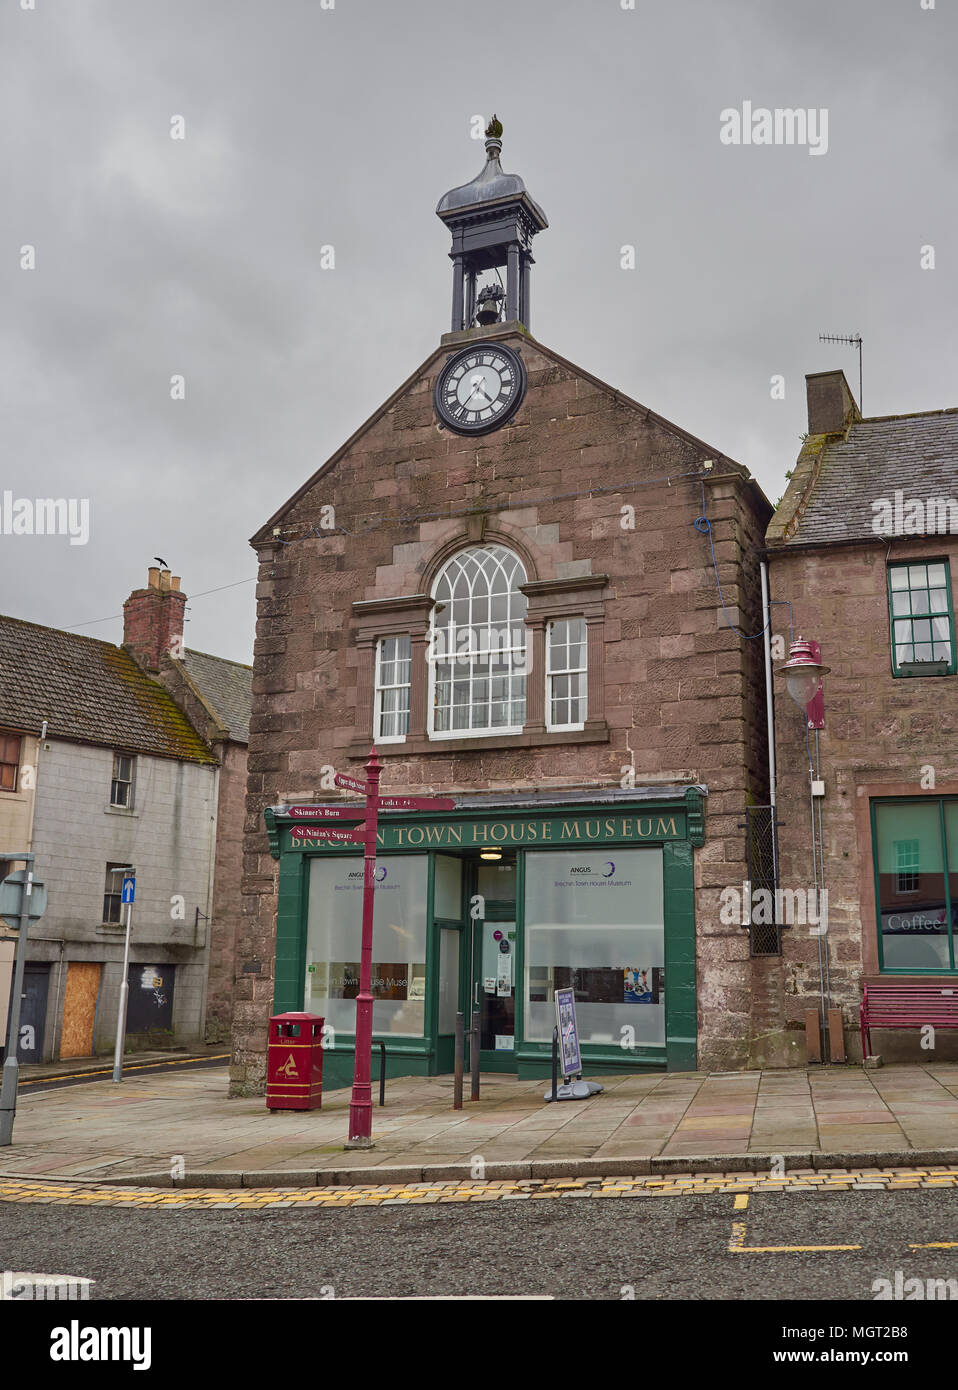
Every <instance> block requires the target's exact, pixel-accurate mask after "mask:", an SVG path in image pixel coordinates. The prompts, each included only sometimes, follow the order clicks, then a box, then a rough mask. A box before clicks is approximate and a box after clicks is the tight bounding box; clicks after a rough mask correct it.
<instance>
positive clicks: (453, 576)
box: [232, 127, 772, 1094]
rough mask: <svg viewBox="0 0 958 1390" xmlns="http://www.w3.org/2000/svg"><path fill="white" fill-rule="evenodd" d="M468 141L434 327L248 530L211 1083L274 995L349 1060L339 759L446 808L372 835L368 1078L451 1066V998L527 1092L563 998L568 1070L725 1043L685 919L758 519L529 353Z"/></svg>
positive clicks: (485, 182) (706, 961) (513, 202)
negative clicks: (434, 342) (221, 986)
mask: <svg viewBox="0 0 958 1390" xmlns="http://www.w3.org/2000/svg"><path fill="white" fill-rule="evenodd" d="M490 129H491V130H492V131H493V133H492V134H490V135H489V138H488V139H487V146H486V149H487V162H486V164H485V166H484V168H483V170H482V172H481V173H480V175H479V176H478V178H476V179H474V180H473V181H472V183H470V184H467V185H465V186H463V187H461V188H458V189H454V190H452V191H451V192H450V193H449V194H447V195H446V196H445V198H444V199H443V200H442V201H441V203H440V205H439V208H438V213H439V216H440V218H441V219H442V221H443V222H444V223H445V224H446V226H447V228H448V229H449V231H450V232H451V234H452V238H453V244H452V252H451V257H452V261H453V314H452V328H451V331H450V332H449V333H446V334H444V335H443V336H442V338H441V339H440V342H439V345H438V347H437V348H436V349H435V350H434V351H433V352H431V353H430V354H429V356H428V357H427V358H426V360H425V361H424V362H423V363H422V364H421V365H419V366H417V367H416V368H415V369H414V370H413V371H412V373H411V374H410V376H409V377H408V378H407V380H406V381H405V382H403V383H402V385H400V386H399V387H398V389H397V390H396V391H395V392H394V394H393V395H392V396H390V398H389V399H388V400H387V401H385V402H384V403H383V405H382V406H381V407H380V408H379V409H378V410H377V411H376V412H375V413H374V415H373V416H372V417H371V418H370V419H369V420H367V421H366V422H365V423H364V424H363V425H361V426H360V428H359V429H358V430H357V431H356V433H355V434H354V435H353V436H352V437H351V438H350V439H349V440H348V441H347V442H346V443H345V444H344V445H343V446H342V448H341V449H339V450H338V451H337V452H336V453H335V454H334V455H333V457H332V458H331V459H329V460H328V461H327V462H326V463H325V464H324V465H323V466H322V467H321V468H320V469H319V470H318V471H317V472H316V473H315V474H314V476H313V477H311V478H310V479H308V480H307V481H306V482H305V483H304V484H303V486H302V487H301V488H300V489H299V490H298V492H296V493H295V495H294V496H293V497H292V498H290V500H289V501H288V502H286V503H285V504H284V505H283V506H282V507H281V508H280V509H279V510H278V511H277V512H276V514H275V515H274V516H272V517H271V518H270V519H269V521H268V522H267V523H266V524H265V525H264V526H263V527H262V529H261V530H260V531H258V532H257V533H256V535H255V536H254V537H253V538H252V542H251V543H252V545H253V546H254V548H255V550H256V552H257V555H258V559H259V566H260V570H259V587H258V590H257V598H258V624H257V639H256V645H255V657H254V675H253V717H252V720H251V723H250V745H249V765H248V788H249V795H248V801H247V823H246V857H245V872H244V880H243V888H244V895H245V916H244V924H243V928H242V934H241V940H240V949H239V963H238V970H237V992H236V1006H235V1011H234V1020H233V1049H234V1051H233V1066H232V1087H233V1090H234V1093H239V1094H253V1093H256V1092H257V1091H258V1090H260V1089H262V1087H263V1084H264V1075H265V1045H266V1033H267V1019H268V1017H269V1015H270V1013H271V1012H273V1011H274V1010H284V1009H301V1008H303V1007H305V1008H306V1009H307V1010H310V1011H312V1012H314V1013H319V1014H322V1015H323V1016H324V1017H325V1018H326V1019H327V1021H328V1022H329V1023H331V1024H332V1026H333V1027H334V1029H335V1032H336V1042H335V1047H333V1048H330V1049H329V1050H327V1052H326V1057H325V1068H326V1076H327V1083H328V1084H332V1085H342V1084H345V1083H346V1081H347V1080H348V1079H349V1077H350V1076H351V1073H352V1055H351V1051H350V1048H351V1045H352V1037H351V1034H352V1029H353V1025H354V1019H355V1006H354V1003H353V1000H354V999H355V995H356V992H357V971H358V961H359V922H360V916H359V899H360V897H361V894H360V893H359V891H358V887H359V884H361V881H362V876H361V860H360V859H359V858H358V854H359V851H358V850H355V851H352V852H350V850H349V849H348V848H344V846H342V845H336V844H330V843H328V842H323V841H322V840H321V839H320V838H317V837H316V836H315V834H312V835H311V830H313V831H314V830H315V826H314V821H315V820H316V819H317V818H319V817H321V815H322V814H323V813H322V809H321V808H322V807H323V806H325V805H334V806H338V807H340V808H341V807H342V806H343V794H342V793H340V792H339V791H337V790H336V789H335V788H334V785H333V781H332V778H333V774H334V772H346V773H349V774H351V775H353V776H355V777H360V778H361V777H362V776H363V765H364V763H365V760H366V758H367V756H368V754H369V750H370V746H371V744H372V743H373V742H375V745H376V748H377V750H378V755H379V757H380V759H381V760H382V762H383V764H384V773H383V782H382V790H383V792H384V793H387V794H388V793H413V794H426V793H429V794H435V795H442V796H447V797H451V798H452V799H453V800H454V803H455V809H454V810H452V811H445V812H425V813H409V814H406V813H403V814H395V815H387V814H385V813H384V815H383V817H382V821H381V826H380V845H381V848H382V853H381V856H380V857H379V858H378V859H377V865H378V867H377V877H378V879H379V886H378V889H377V893H376V919H375V933H374V947H373V962H374V967H373V973H374V977H375V978H374V991H375V994H376V1003H375V1012H374V1030H375V1036H376V1037H382V1038H384V1039H385V1040H386V1042H387V1055H388V1068H389V1070H390V1072H392V1073H402V1072H420V1073H435V1072H439V1071H448V1070H451V1068H452V1060H453V1037H452V1034H453V1028H454V1018H455V1013H456V1011H457V1010H467V1009H468V1008H469V1007H470V1001H473V1002H475V1003H476V1005H477V1006H478V1008H479V1009H480V1013H481V1018H480V1031H481V1040H480V1053H481V1063H482V1066H483V1068H498V1069H500V1070H506V1071H512V1072H518V1073H519V1074H520V1075H529V1074H540V1073H541V1074H543V1075H544V1074H545V1073H546V1071H547V1069H548V1066H549V1056H550V1049H551V1038H552V1028H553V1023H554V1007H553V995H554V991H555V989H557V988H559V987H561V986H563V985H570V984H571V985H572V986H573V987H574V988H575V990H576V997H577V1001H578V1005H577V1007H578V1014H579V1026H580V1033H581V1037H582V1041H583V1055H584V1058H585V1062H586V1067H587V1071H588V1072H589V1073H590V1074H595V1073H601V1072H602V1071H609V1070H613V1069H616V1068H623V1067H626V1068H629V1069H633V1070H634V1069H635V1068H636V1067H637V1066H642V1067H649V1066H652V1067H655V1066H660V1067H663V1068H665V1067H669V1068H672V1069H682V1070H688V1069H691V1068H694V1067H696V1065H701V1066H706V1067H712V1066H717V1067H739V1066H744V1065H747V1064H748V1063H749V1061H750V1058H751V1056H752V1050H751V1039H752V1036H753V1033H754V1032H755V1031H756V1030H755V1027H754V1025H753V1020H752V1008H753V991H752V989H751V973H752V965H751V962H750V958H749V949H748V934H747V932H744V931H743V930H742V928H741V925H739V924H735V925H733V926H726V925H724V924H723V923H722V922H721V920H720V916H719V901H720V894H721V891H722V889H723V888H724V887H726V886H727V885H728V884H738V883H741V881H742V879H743V878H744V831H743V828H742V823H743V818H744V810H745V807H746V805H747V804H748V803H750V802H754V803H761V802H763V801H767V798H768V787H767V743H766V734H765V714H764V698H765V697H764V688H765V687H764V669H763V659H762V650H761V642H756V641H755V640H746V639H747V638H751V637H754V635H755V634H757V633H760V630H761V626H762V620H761V599H760V585H759V569H758V567H759V559H760V555H761V551H762V544H763V536H764V532H765V527H766V525H767V524H768V521H769V518H770V516H771V513H772V508H771V507H770V505H769V504H768V502H767V500H766V498H765V497H764V495H763V494H762V492H761V490H760V488H759V487H758V486H757V484H756V483H755V481H754V480H753V479H752V478H751V477H750V476H749V474H748V471H747V470H746V469H745V468H743V467H741V466H740V465H738V464H737V463H735V462H734V461H733V460H731V459H729V458H728V457H727V456H725V455H724V454H722V453H721V451H719V450H718V449H716V448H713V447H711V446H709V445H707V444H705V443H703V442H702V441H701V440H699V439H696V438H694V437H693V436H692V435H690V434H689V433H688V432H687V431H685V430H683V429H682V428H681V427H679V426H677V425H675V424H672V423H670V422H669V421H667V420H665V419H663V418H662V417H661V416H659V415H657V414H655V412H654V411H652V410H651V409H649V408H648V407H647V406H645V405H641V404H639V402H638V401H636V400H634V399H632V398H631V397H630V396H628V395H625V394H624V393H623V392H622V391H621V390H618V389H616V388H614V387H612V386H609V385H607V384H606V383H605V382H602V381H600V380H598V379H597V378H596V377H595V376H593V375H591V374H590V373H589V372H588V371H586V370H584V369H583V368H582V367H579V366H577V365H576V364H574V363H572V362H570V361H568V360H566V359H565V358H563V357H561V356H560V355H558V354H557V353H556V352H554V351H553V350H552V349H551V348H549V347H548V346H547V345H545V344H543V343H540V342H538V341H536V340H535V339H534V338H533V337H532V335H531V332H530V314H529V305H530V278H531V266H532V255H531V242H532V238H533V236H535V235H537V234H538V233H539V232H540V231H541V230H543V229H544V228H545V226H546V219H545V215H544V213H543V212H542V210H541V208H539V207H538V205H537V204H536V203H535V202H534V201H533V200H532V199H531V197H530V196H529V194H528V192H527V191H526V189H525V186H524V184H523V182H522V180H521V179H519V178H518V177H517V176H514V175H508V174H505V173H503V171H502V169H501V167H500V164H499V149H500V141H499V139H498V137H497V135H496V134H495V133H494V127H491V128H490ZM494 268H501V269H502V270H503V271H504V272H505V281H504V288H503V289H502V290H500V289H499V288H498V284H497V282H496V280H495V278H494V276H493V275H492V274H491V272H493V270H494ZM503 300H504V302H503ZM720 585H721V587H720ZM353 805H354V806H355V805H356V803H355V801H354V802H353ZM310 808H314V809H310ZM477 899H481V913H480V915H479V916H476V915H475V913H474V910H473V909H474V908H475V905H476V902H477ZM759 1003H760V1004H761V1005H762V1006H763V1007H764V1004H763V996H762V995H761V992H760V997H759ZM762 1018H763V1019H764V1015H762ZM762 1027H764V1023H762ZM759 1031H760V1030H759Z"/></svg>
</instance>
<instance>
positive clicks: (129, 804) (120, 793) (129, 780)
mask: <svg viewBox="0 0 958 1390" xmlns="http://www.w3.org/2000/svg"><path fill="white" fill-rule="evenodd" d="M135 772H136V759H135V758H131V757H128V756H127V754H125V753H114V754H113V781H112V784H111V787H110V805H111V806H122V807H124V809H125V810H127V811H129V810H132V809H133V778H134V774H135Z"/></svg>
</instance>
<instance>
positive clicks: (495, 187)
mask: <svg viewBox="0 0 958 1390" xmlns="http://www.w3.org/2000/svg"><path fill="white" fill-rule="evenodd" d="M501 153H502V122H501V121H499V120H497V118H496V116H495V115H493V118H492V120H491V121H490V122H489V124H488V125H487V126H486V163H485V166H484V168H483V170H482V172H481V173H480V174H478V175H477V176H476V178H474V179H473V180H472V182H471V183H464V184H462V185H461V187H459V188H453V189H450V191H449V192H448V193H446V194H445V195H444V196H443V197H442V198H440V200H439V205H438V207H437V208H436V215H437V217H440V218H441V219H442V221H443V222H445V224H446V226H447V227H448V228H449V230H450V232H451V233H452V250H451V251H450V252H449V257H450V260H451V261H452V331H453V332H454V333H457V332H459V331H461V330H462V329H464V328H472V327H473V326H474V325H476V324H481V325H489V324H493V323H497V322H499V321H500V320H502V319H503V318H504V320H505V322H507V323H513V322H519V323H521V324H522V325H523V326H524V327H525V328H526V329H530V327H531V325H530V319H529V293H530V287H529V280H530V272H531V267H532V265H533V258H532V250H531V246H532V238H533V237H534V236H535V234H536V232H541V231H542V230H543V228H544V227H548V225H549V223H548V220H547V218H546V215H545V213H544V212H543V211H542V209H541V208H540V207H539V204H538V203H536V202H533V200H532V198H530V197H529V194H528V193H527V192H526V186H525V184H524V183H523V181H522V179H521V178H520V177H519V175H518V174H505V173H503V171H502V166H501V165H500V163H499V155H500V154H501ZM503 269H504V270H505V277H506V278H505V284H504V285H503V281H502V275H501V271H502V270H503ZM488 271H494V272H495V273H496V281H494V282H492V283H490V284H487V285H485V286H484V287H483V288H482V289H479V288H478V282H479V277H480V276H481V275H483V274H484V273H486V272H488Z"/></svg>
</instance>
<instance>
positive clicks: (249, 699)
mask: <svg viewBox="0 0 958 1390" xmlns="http://www.w3.org/2000/svg"><path fill="white" fill-rule="evenodd" d="M183 664H184V666H185V667H186V674H187V675H188V676H189V677H190V679H191V680H192V681H193V683H194V685H196V687H197V688H198V690H199V692H200V694H201V695H202V696H203V699H204V700H205V701H206V703H207V704H208V705H209V706H210V708H211V709H212V711H213V713H214V714H215V715H216V717H217V719H218V720H219V722H220V723H221V724H222V725H223V727H224V729H226V730H227V732H228V733H229V736H230V738H231V739H234V740H235V741H236V742H237V743H249V721H250V714H251V713H252V706H253V668H252V666H244V665H242V663H241V662H239V661H227V660H226V659H225V657H222V656H210V655H209V653H208V652H194V651H191V650H190V648H189V647H187V648H186V650H185V652H184V654H183Z"/></svg>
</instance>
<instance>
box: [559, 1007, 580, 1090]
mask: <svg viewBox="0 0 958 1390" xmlns="http://www.w3.org/2000/svg"><path fill="white" fill-rule="evenodd" d="M555 1002H556V1023H557V1024H558V1026H559V1065H560V1066H561V1067H562V1075H563V1076H573V1075H575V1074H576V1073H577V1072H580V1071H581V1070H582V1057H581V1055H580V1053H579V1029H578V1025H577V1024H576V1019H575V990H572V989H557V990H556V992H555Z"/></svg>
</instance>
